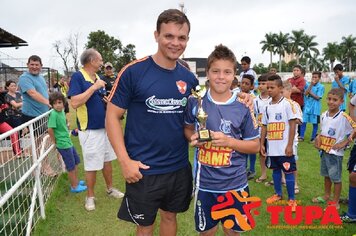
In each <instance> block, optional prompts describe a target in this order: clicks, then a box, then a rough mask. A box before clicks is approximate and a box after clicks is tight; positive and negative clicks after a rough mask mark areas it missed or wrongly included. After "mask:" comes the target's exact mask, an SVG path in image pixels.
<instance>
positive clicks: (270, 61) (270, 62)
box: [269, 51, 272, 68]
mask: <svg viewBox="0 0 356 236" xmlns="http://www.w3.org/2000/svg"><path fill="white" fill-rule="evenodd" d="M271 67H272V51H270V52H269V68H271Z"/></svg>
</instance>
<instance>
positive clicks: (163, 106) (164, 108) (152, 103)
mask: <svg viewBox="0 0 356 236" xmlns="http://www.w3.org/2000/svg"><path fill="white" fill-rule="evenodd" d="M146 105H147V106H148V107H149V108H150V109H152V110H154V111H158V112H162V113H170V112H172V111H175V110H177V109H179V108H181V107H185V106H186V105H187V98H186V97H184V98H182V99H174V98H164V99H159V98H156V96H155V95H153V96H151V97H149V98H147V99H146ZM177 112H178V111H177Z"/></svg>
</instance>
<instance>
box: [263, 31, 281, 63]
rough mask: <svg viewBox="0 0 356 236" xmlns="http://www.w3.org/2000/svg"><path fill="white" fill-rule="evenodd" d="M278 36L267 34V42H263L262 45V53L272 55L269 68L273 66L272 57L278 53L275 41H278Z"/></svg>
mask: <svg viewBox="0 0 356 236" xmlns="http://www.w3.org/2000/svg"><path fill="white" fill-rule="evenodd" d="M276 36H277V35H276V34H273V33H271V32H270V33H268V34H265V40H262V41H261V42H260V44H263V46H262V48H261V49H262V53H264V52H265V51H268V52H269V53H270V60H269V61H270V62H269V67H271V66H272V55H273V54H275V53H276V52H275V51H276V46H275V39H276Z"/></svg>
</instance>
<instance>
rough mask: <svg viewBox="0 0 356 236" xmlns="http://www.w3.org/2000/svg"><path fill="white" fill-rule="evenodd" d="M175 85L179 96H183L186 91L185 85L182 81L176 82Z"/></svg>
mask: <svg viewBox="0 0 356 236" xmlns="http://www.w3.org/2000/svg"><path fill="white" fill-rule="evenodd" d="M176 85H177V88H178V91H179V92H180V93H181V94H185V92H186V91H187V83H186V82H184V81H183V80H179V81H176Z"/></svg>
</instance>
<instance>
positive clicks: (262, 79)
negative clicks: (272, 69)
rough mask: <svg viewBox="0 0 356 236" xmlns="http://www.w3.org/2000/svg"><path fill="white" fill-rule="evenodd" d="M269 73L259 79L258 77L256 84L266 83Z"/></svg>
mask: <svg viewBox="0 0 356 236" xmlns="http://www.w3.org/2000/svg"><path fill="white" fill-rule="evenodd" d="M268 76H269V73H266V74H262V75H260V77H258V79H257V81H258V82H266V81H267V80H268Z"/></svg>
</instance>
